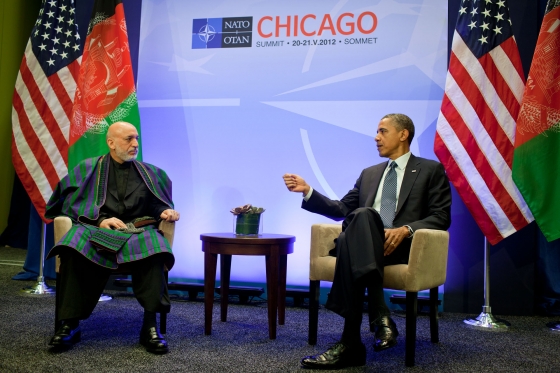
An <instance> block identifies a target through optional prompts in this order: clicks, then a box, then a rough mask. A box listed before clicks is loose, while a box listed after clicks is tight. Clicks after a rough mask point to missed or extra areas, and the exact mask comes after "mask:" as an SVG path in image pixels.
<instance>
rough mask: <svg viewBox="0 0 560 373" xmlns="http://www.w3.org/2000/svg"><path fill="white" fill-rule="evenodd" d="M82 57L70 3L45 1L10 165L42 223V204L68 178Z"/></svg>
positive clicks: (23, 78) (22, 74) (24, 69)
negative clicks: (71, 129)
mask: <svg viewBox="0 0 560 373" xmlns="http://www.w3.org/2000/svg"><path fill="white" fill-rule="evenodd" d="M81 54H82V47H81V43H80V35H79V34H78V25H77V24H76V17H75V7H74V1H73V0H58V1H54V0H51V1H45V0H43V4H42V9H41V10H40V12H39V16H38V18H37V21H36V22H35V26H34V27H33V30H32V32H31V36H30V38H29V41H28V43H27V46H26V48H25V54H24V56H23V61H22V62H21V65H20V68H19V74H18V77H17V80H16V86H15V89H14V96H13V102H12V135H13V136H12V161H13V163H14V168H15V170H16V173H17V174H18V176H19V178H20V180H21V182H22V184H23V186H24V187H25V189H26V191H27V193H28V194H29V197H30V198H31V202H32V203H33V205H34V206H35V208H36V209H37V212H38V213H39V215H40V216H41V217H42V218H43V219H44V213H45V205H46V201H48V199H49V198H50V196H51V194H52V192H53V190H54V188H55V186H56V184H57V183H58V181H59V180H60V179H62V178H63V177H64V176H66V174H67V173H68V168H67V159H68V134H69V129H70V117H71V114H72V104H73V101H74V94H75V91H76V82H77V80H78V74H79V70H80V61H81Z"/></svg>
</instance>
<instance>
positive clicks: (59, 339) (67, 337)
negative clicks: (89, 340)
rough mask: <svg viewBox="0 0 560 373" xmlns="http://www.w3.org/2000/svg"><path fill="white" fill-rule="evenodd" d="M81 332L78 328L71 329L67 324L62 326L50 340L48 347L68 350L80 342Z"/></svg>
mask: <svg viewBox="0 0 560 373" xmlns="http://www.w3.org/2000/svg"><path fill="white" fill-rule="evenodd" d="M81 338H82V330H81V329H80V327H79V326H76V327H75V328H74V329H72V328H71V327H70V326H69V325H68V324H64V325H62V326H61V327H60V328H59V329H58V330H57V331H56V333H54V336H53V337H52V338H51V340H50V342H49V345H50V346H54V347H59V348H70V347H72V346H73V345H74V343H78V342H80V340H81Z"/></svg>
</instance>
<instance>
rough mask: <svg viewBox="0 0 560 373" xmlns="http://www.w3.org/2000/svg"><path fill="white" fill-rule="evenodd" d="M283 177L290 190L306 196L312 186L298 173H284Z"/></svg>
mask: <svg viewBox="0 0 560 373" xmlns="http://www.w3.org/2000/svg"><path fill="white" fill-rule="evenodd" d="M282 178H283V179H284V184H286V187H287V188H288V190H289V191H290V192H301V193H303V195H304V196H305V195H307V193H309V189H310V187H309V185H308V184H307V183H306V182H305V180H303V178H302V177H301V176H298V175H296V174H284V176H282Z"/></svg>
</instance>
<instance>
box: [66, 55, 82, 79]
mask: <svg viewBox="0 0 560 373" xmlns="http://www.w3.org/2000/svg"><path fill="white" fill-rule="evenodd" d="M66 68H67V69H68V70H69V71H70V74H72V77H73V78H74V81H75V82H77V81H78V78H79V76H80V63H79V62H78V60H74V61H73V62H72V63H70V64H68V66H66Z"/></svg>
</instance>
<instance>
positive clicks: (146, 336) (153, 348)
mask: <svg viewBox="0 0 560 373" xmlns="http://www.w3.org/2000/svg"><path fill="white" fill-rule="evenodd" d="M140 344H141V345H142V346H144V347H146V351H148V352H151V353H153V354H165V353H167V351H169V349H168V348H167V341H166V340H165V339H164V338H163V336H162V335H161V334H160V333H159V331H158V330H157V328H156V327H153V326H152V327H150V328H142V330H141V331H140Z"/></svg>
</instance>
